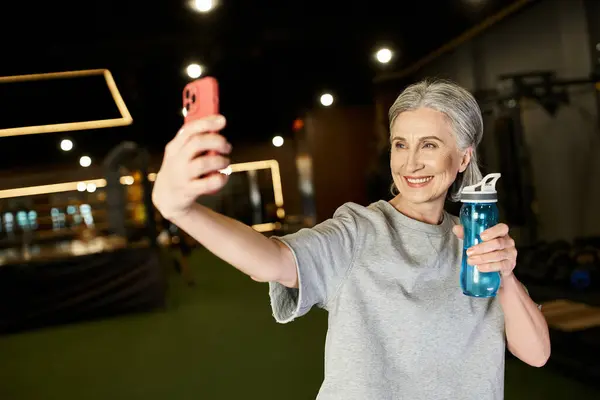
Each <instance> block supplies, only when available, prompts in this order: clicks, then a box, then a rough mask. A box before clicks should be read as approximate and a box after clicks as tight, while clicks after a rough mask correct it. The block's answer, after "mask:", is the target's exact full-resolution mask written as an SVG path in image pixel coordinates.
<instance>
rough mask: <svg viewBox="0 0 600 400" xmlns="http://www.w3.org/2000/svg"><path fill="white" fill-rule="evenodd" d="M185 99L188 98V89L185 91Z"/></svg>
mask: <svg viewBox="0 0 600 400" xmlns="http://www.w3.org/2000/svg"><path fill="white" fill-rule="evenodd" d="M185 98H186V99H189V98H190V90H189V89H188V90H186V91H185Z"/></svg>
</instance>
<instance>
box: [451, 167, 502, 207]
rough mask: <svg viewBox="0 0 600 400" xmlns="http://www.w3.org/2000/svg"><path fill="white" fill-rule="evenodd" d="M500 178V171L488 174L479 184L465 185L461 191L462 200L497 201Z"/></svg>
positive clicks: (470, 201)
mask: <svg viewBox="0 0 600 400" xmlns="http://www.w3.org/2000/svg"><path fill="white" fill-rule="evenodd" d="M498 179H500V174H499V173H493V174H488V175H486V176H485V177H484V178H483V179H482V180H481V182H479V183H478V184H476V185H471V186H466V187H464V188H463V190H462V191H461V192H460V201H461V202H463V203H495V202H497V201H498V193H497V192H496V182H498Z"/></svg>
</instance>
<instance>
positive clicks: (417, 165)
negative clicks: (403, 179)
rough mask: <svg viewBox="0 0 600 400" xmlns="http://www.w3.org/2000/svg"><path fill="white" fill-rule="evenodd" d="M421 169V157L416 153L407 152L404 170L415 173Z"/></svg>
mask: <svg viewBox="0 0 600 400" xmlns="http://www.w3.org/2000/svg"><path fill="white" fill-rule="evenodd" d="M422 167H423V163H422V162H421V157H420V154H419V152H418V151H409V152H408V159H407V160H406V168H407V169H408V170H409V171H417V170H419V169H421V168H422Z"/></svg>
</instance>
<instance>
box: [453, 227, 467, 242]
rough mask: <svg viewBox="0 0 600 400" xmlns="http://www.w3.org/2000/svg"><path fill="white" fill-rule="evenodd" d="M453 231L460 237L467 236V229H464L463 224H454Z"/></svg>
mask: <svg viewBox="0 0 600 400" xmlns="http://www.w3.org/2000/svg"><path fill="white" fill-rule="evenodd" d="M452 233H454V234H455V235H456V237H457V238H459V239H463V238H464V236H465V230H464V229H463V226H462V225H454V226H453V227H452Z"/></svg>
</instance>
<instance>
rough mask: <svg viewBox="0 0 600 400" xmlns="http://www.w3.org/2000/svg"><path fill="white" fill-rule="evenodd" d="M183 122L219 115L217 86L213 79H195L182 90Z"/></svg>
mask: <svg viewBox="0 0 600 400" xmlns="http://www.w3.org/2000/svg"><path fill="white" fill-rule="evenodd" d="M183 107H184V108H185V109H186V111H187V112H186V114H185V117H184V121H185V122H190V121H194V120H197V119H200V118H204V117H208V116H209V115H216V114H218V113H219V86H218V83H217V80H216V79H215V78H213V77H210V76H208V77H205V78H200V79H196V80H195V81H193V82H190V83H188V84H187V85H186V86H185V87H184V88H183Z"/></svg>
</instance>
